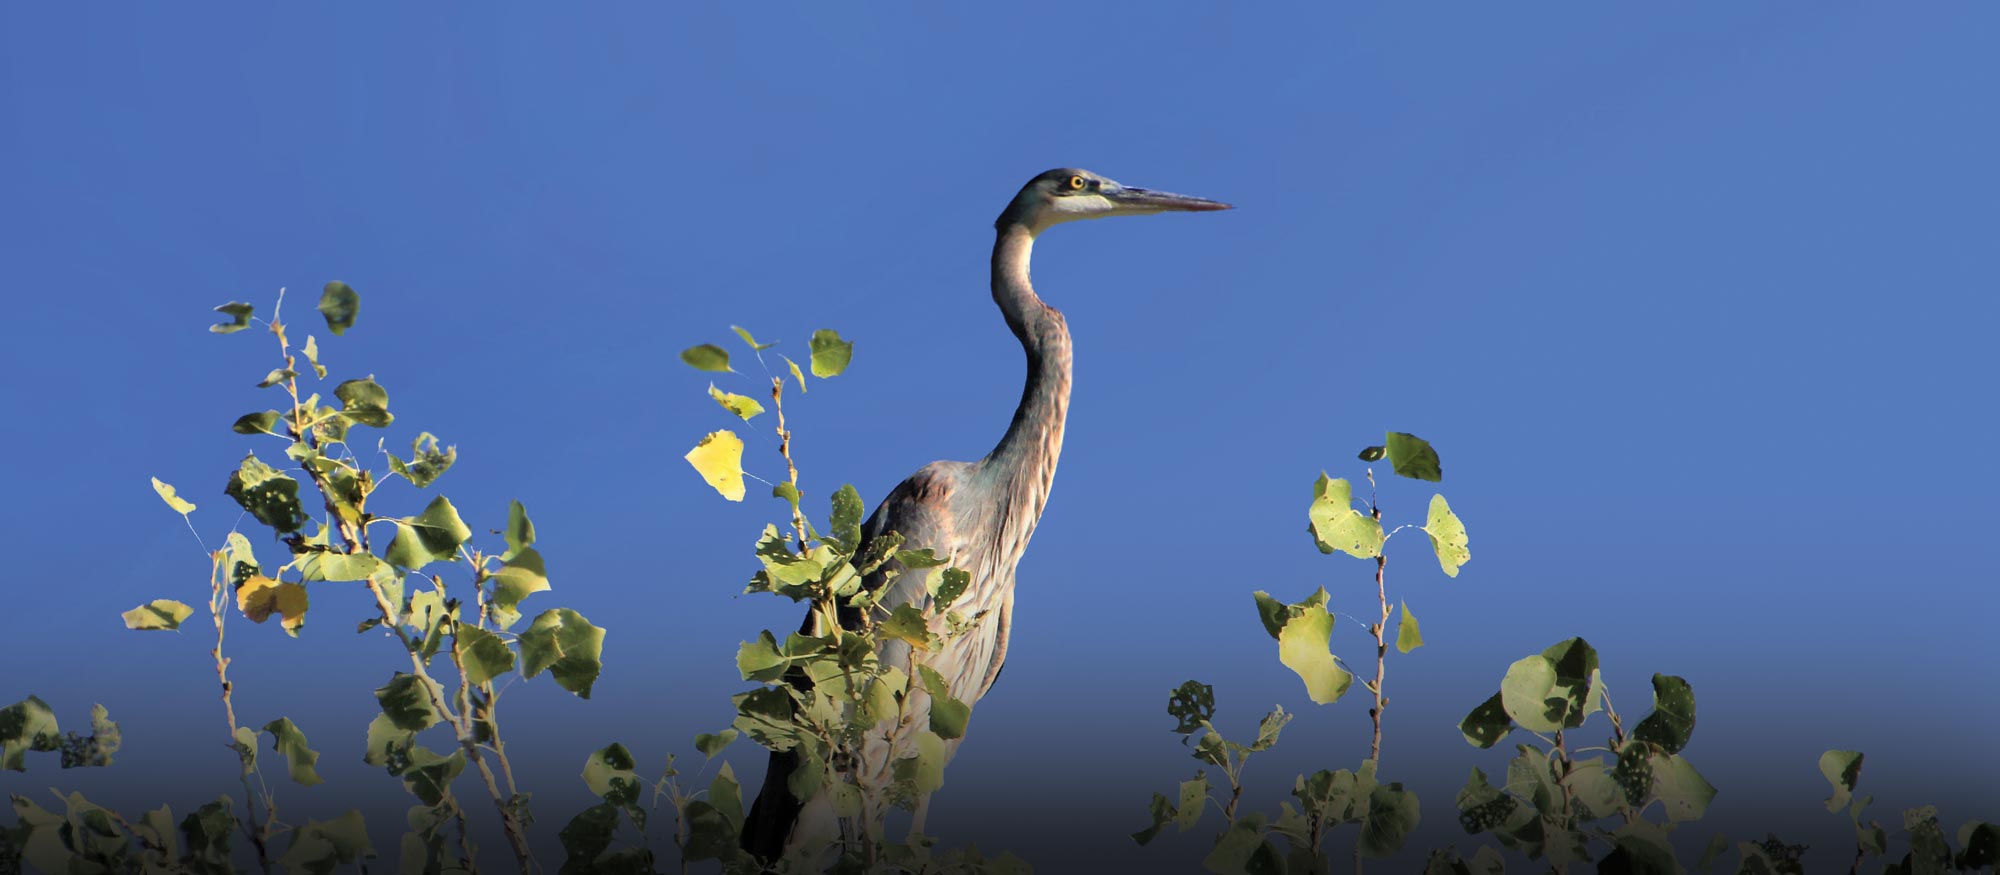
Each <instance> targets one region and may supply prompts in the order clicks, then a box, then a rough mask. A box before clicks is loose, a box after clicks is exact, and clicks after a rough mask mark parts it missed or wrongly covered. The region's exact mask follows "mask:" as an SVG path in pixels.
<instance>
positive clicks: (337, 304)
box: [319, 280, 361, 337]
mask: <svg viewBox="0 0 2000 875" xmlns="http://www.w3.org/2000/svg"><path fill="white" fill-rule="evenodd" d="M360 312H361V296H360V295H357V294H355V293H354V289H353V288H352V287H350V286H349V285H348V284H346V283H343V282H340V281H338V280H336V281H334V282H330V283H327V284H326V288H324V289H322V290H321V291H320V293H319V314H320V315H321V316H325V317H326V329H327V330H328V331H331V332H333V336H335V337H339V336H341V335H343V334H346V333H347V329H349V328H353V327H354V317H355V316H356V315H359V314H360Z"/></svg>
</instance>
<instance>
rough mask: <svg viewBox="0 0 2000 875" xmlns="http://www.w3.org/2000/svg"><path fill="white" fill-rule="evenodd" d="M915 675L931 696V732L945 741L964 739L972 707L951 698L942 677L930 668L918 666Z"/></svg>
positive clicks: (948, 688)
mask: <svg viewBox="0 0 2000 875" xmlns="http://www.w3.org/2000/svg"><path fill="white" fill-rule="evenodd" d="M917 675H918V676H919V677H921V678H922V679H923V682H924V690H925V691H926V692H928V693H930V695H931V731H932V732H935V733H937V734H938V737H939V738H943V739H947V740H949V739H953V738H962V737H964V736H965V724H966V723H967V722H969V721H970V720H971V719H972V706H971V705H968V704H966V703H964V702H961V701H959V700H957V699H954V698H952V696H951V688H950V687H949V686H947V685H946V684H945V682H944V676H943V675H940V674H938V673H937V672H936V671H935V670H933V669H932V668H931V667H930V666H928V665H923V664H921V663H920V664H918V665H917Z"/></svg>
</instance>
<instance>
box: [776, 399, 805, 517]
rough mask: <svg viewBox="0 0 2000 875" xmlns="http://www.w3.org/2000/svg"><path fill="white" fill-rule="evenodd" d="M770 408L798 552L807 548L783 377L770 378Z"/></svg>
mask: <svg viewBox="0 0 2000 875" xmlns="http://www.w3.org/2000/svg"><path fill="white" fill-rule="evenodd" d="M771 408H772V409H773V410H774V411H776V412H777V414H778V455H781V456H784V457H785V476H786V480H785V482H786V483H789V484H790V485H791V487H792V495H793V497H794V500H793V501H792V502H791V505H792V531H793V532H795V533H797V534H798V536H799V552H800V553H804V552H806V550H807V547H808V544H807V543H806V517H805V514H804V512H802V511H800V510H799V502H798V501H797V500H796V498H797V496H798V494H799V466H798V465H797V463H795V462H793V461H792V430H791V429H790V428H788V427H786V425H785V378H784V377H772V378H771Z"/></svg>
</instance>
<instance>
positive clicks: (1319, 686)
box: [1278, 588, 1354, 705]
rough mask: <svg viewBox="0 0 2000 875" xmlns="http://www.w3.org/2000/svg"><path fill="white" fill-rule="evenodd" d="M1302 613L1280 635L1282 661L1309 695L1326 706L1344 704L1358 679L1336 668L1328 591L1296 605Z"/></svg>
mask: <svg viewBox="0 0 2000 875" xmlns="http://www.w3.org/2000/svg"><path fill="white" fill-rule="evenodd" d="M1293 607H1296V608H1298V609H1299V611H1298V613H1297V614H1296V615H1295V616H1293V617H1292V618H1291V619H1289V620H1286V621H1285V628H1284V629H1283V630H1282V631H1280V632H1279V633H1278V661H1279V662H1282V663H1284V664H1285V667H1286V668H1289V669H1291V670H1292V671H1294V672H1296V673H1298V676H1299V679H1300V680H1303V681H1305V684H1306V695H1307V696H1309V697H1310V698H1311V699H1312V700H1313V701H1314V702H1315V703H1318V704H1321V705H1326V704H1330V703H1333V702H1337V701H1339V700H1340V697H1341V696H1342V695H1344V694H1345V693H1346V692H1347V688H1348V687H1349V686H1352V685H1353V683H1354V675H1352V674H1349V673H1348V672H1347V671H1346V670H1345V669H1343V668H1341V667H1340V666H1339V665H1336V664H1335V663H1334V660H1333V653H1332V652H1331V651H1330V650H1329V649H1328V646H1327V640H1328V639H1329V638H1331V637H1332V635H1333V615H1332V614H1330V613H1328V612H1327V610H1326V589H1325V588H1321V589H1319V590H1318V591H1317V592H1315V593H1314V594H1313V595H1312V596H1311V597H1310V598H1307V599H1306V600H1305V601H1303V602H1300V603H1299V604H1297V605H1294V606H1293Z"/></svg>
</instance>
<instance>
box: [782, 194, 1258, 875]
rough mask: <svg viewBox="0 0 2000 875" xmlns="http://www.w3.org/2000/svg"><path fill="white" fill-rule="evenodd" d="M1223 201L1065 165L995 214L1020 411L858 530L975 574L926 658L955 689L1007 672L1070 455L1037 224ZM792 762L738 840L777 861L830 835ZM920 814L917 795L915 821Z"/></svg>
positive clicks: (895, 647) (884, 754) (916, 582)
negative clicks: (1028, 560)
mask: <svg viewBox="0 0 2000 875" xmlns="http://www.w3.org/2000/svg"><path fill="white" fill-rule="evenodd" d="M1229 208H1230V205H1229V204H1225V203H1220V202H1217V201H1212V200H1204V199H1202V198H1197V197H1188V196H1186V195H1179V194H1170V193H1167V192H1161V191H1149V190H1147V189H1143V188H1132V187H1130V186H1125V185H1120V184H1118V183H1117V182H1114V181H1112V180H1109V179H1106V178H1104V177H1102V176H1099V175H1097V174H1095V173H1091V172H1090V171H1088V170H1077V169H1074V168H1058V169H1056V170H1051V171H1048V172H1047V173H1043V174H1041V175H1039V176H1036V177H1035V178H1034V179H1032V180H1029V181H1028V184H1027V185H1025V186H1022V188H1021V192H1020V194H1017V195H1015V196H1014V200H1013V202H1012V203H1009V204H1008V205H1007V209H1006V210H1005V211H1003V212H1002V213H1001V214H1000V218H999V219H998V220H996V221H995V222H994V223H993V227H994V229H995V230H996V231H997V232H998V233H997V237H996V240H995V242H994V244H993V300H994V302H995V303H997V304H999V305H1000V313H1001V315H1002V316H1004V317H1006V319H1007V327H1008V328H1009V329H1011V330H1012V331H1013V332H1014V336H1015V337H1017V338H1019V339H1020V341H1021V347H1022V348H1023V349H1024V350H1026V351H1027V354H1028V381H1027V386H1026V388H1024V389H1023V390H1022V391H1021V404H1020V406H1019V407H1016V408H1015V409H1014V419H1013V421H1012V422H1011V423H1009V424H1008V426H1007V433H1006V434H1005V435H1003V436H1002V437H1001V438H1000V443H999V444H998V445H997V446H995V447H994V448H993V451H992V452H990V453H987V454H986V457H985V458H983V459H980V460H979V461H977V462H932V463H930V464H929V465H925V466H924V467H923V468H922V469H921V470H919V471H917V473H916V474H914V475H911V477H910V478H909V479H907V480H904V481H903V482H902V483H901V484H899V485H897V486H896V488H895V489H893V490H891V491H890V492H889V496H888V497H887V498H884V499H883V500H882V504H881V505H880V506H878V507H876V508H875V513H874V514H873V515H872V516H870V517H869V518H868V522H867V523H866V524H865V525H864V526H863V528H862V538H863V541H864V542H866V541H872V540H873V539H875V538H876V537H878V536H880V535H882V534H883V533H884V532H898V533H901V534H902V536H903V538H904V544H903V549H911V550H917V549H923V548H926V547H928V548H930V549H931V550H932V551H934V553H935V554H936V555H938V556H941V557H943V556H949V557H950V559H951V562H952V564H953V565H955V566H958V567H959V568H962V569H964V570H965V571H968V572H970V573H971V575H972V583H971V585H970V586H968V587H967V588H966V591H965V593H964V594H963V595H962V596H960V597H959V600H958V601H957V602H955V603H954V604H953V605H952V607H953V609H954V610H956V611H958V612H959V613H961V614H962V615H964V616H966V617H973V618H976V619H975V624H976V625H975V626H974V628H973V629H972V630H971V631H970V632H967V633H965V634H962V635H958V636H956V637H953V638H951V639H949V641H948V642H947V643H946V644H945V646H944V647H943V649H942V651H941V652H938V653H934V654H931V655H930V656H929V657H928V658H926V659H925V660H924V662H925V664H926V665H928V666H930V667H931V668H932V669H934V670H936V671H937V672H939V673H940V674H941V675H942V676H943V677H944V679H945V681H946V683H947V685H948V686H949V688H950V691H951V695H952V697H953V698H956V699H960V700H962V701H964V702H965V703H967V704H972V703H973V702H976V701H977V700H978V699H979V698H980V697H981V696H984V695H985V694H986V691H987V690H988V689H991V688H992V686H993V682H994V680H995V679H997V678H998V677H999V676H1000V668H1001V665H1002V664H1003V663H1004V662H1005V661H1006V658H1007V641H1008V636H1009V633H1010V632H1011V631H1012V629H1013V615H1014V568H1015V565H1016V564H1017V563H1019V562H1020V561H1021V554H1022V553H1023V552H1025V551H1026V550H1027V548H1028V538H1029V537H1030V536H1031V535H1033V534H1034V531H1035V523H1036V522H1037V521H1038V520H1040V519H1041V516H1042V507H1043V505H1044V504H1045V503H1046V502H1047V500H1048V496H1049V485H1050V484H1051V483H1052V482H1054V480H1055V473H1056V457H1057V456H1058V455H1060V454H1061V452H1062V440H1063V420H1064V418H1065V416H1066V415H1067V414H1068V411H1069V390H1070V340H1069V327H1068V326H1067V325H1066V324H1065V323H1064V321H1063V316H1062V314H1061V313H1060V312H1057V311H1056V309H1055V308H1054V307H1050V306H1049V305H1047V304H1044V303H1042V299H1041V298H1040V297H1038V296H1037V295H1036V294H1035V290H1034V288H1033V287H1032V286H1031V285H1029V282H1028V258H1029V254H1030V252H1031V251H1032V250H1033V248H1034V245H1035V237H1036V235H1038V234H1040V233H1042V232H1043V231H1045V230H1047V229H1049V228H1050V227H1052V226H1054V225H1058V224H1061V223H1063V222H1070V221H1075V220H1077V219H1096V218H1101V217H1104V216H1142V215H1149V214H1152V213H1160V212H1168V211H1205V210H1226V209H1229ZM883 576H884V575H883V573H882V572H877V573H876V574H875V575H873V576H872V579H870V580H868V581H866V582H865V584H864V585H865V586H867V587H869V588H871V589H873V588H879V587H880V586H881V585H882V582H883ZM929 601H930V596H929V594H928V593H927V592H926V590H925V587H924V576H923V575H922V574H905V575H902V576H901V577H899V578H898V579H897V581H896V584H895V586H894V587H893V588H892V589H891V590H890V591H889V592H887V593H883V594H882V595H881V598H880V603H881V604H882V605H884V606H885V607H891V608H893V607H895V606H897V605H900V604H905V603H913V604H916V605H917V606H919V607H927V606H928V603H929ZM844 621H845V619H844ZM813 622H814V621H813V620H812V619H810V618H809V619H808V620H807V628H805V629H804V630H803V631H804V632H806V633H807V634H823V631H824V630H816V629H814V628H813ZM881 658H882V660H883V661H884V662H885V663H889V664H894V665H897V666H899V667H901V668H903V669H905V670H907V669H908V668H909V647H908V645H906V644H903V643H902V642H899V641H897V642H890V643H888V644H886V645H883V647H882V652H881ZM912 698H913V699H923V701H922V703H921V704H920V705H919V706H918V707H919V708H921V709H922V712H921V713H917V714H914V715H913V719H910V720H907V721H905V724H904V726H903V727H902V729H903V731H900V732H898V731H892V732H891V733H890V737H888V738H887V739H885V740H883V742H882V743H881V744H879V745H876V746H874V747H871V748H870V749H868V750H864V751H863V754H862V760H863V762H862V763H861V764H860V773H861V775H862V777H863V778H864V779H876V780H882V781H886V780H887V778H888V776H889V774H890V771H891V762H892V761H893V759H894V758H896V757H897V756H898V755H900V754H902V753H904V752H905V750H904V746H903V745H901V744H898V742H899V741H902V740H905V739H906V738H907V736H908V734H909V731H910V730H913V729H915V728H920V727H923V726H924V725H926V723H927V720H928V700H927V699H924V697H922V696H913V697H912ZM906 713H907V711H906ZM958 741H959V740H953V741H951V742H948V743H947V753H949V752H953V751H956V749H957V746H958ZM797 763H798V760H797V757H796V755H795V754H792V753H789V752H787V753H773V754H771V764H770V770H769V771H768V772H767V773H766V775H765V778H764V786H763V789H762V790H761V791H760V792H759V793H758V794H757V801H756V802H755V803H754V804H753V805H752V806H751V809H750V815H749V817H748V818H747V819H746V822H745V824H744V831H743V846H744V848H745V849H746V850H749V851H750V852H752V853H754V854H756V855H757V856H758V857H760V858H763V859H767V860H768V859H773V858H776V857H778V856H780V855H781V854H782V853H783V852H784V851H785V849H786V848H787V847H788V846H790V845H791V844H793V843H795V842H798V841H800V840H802V839H803V838H805V837H806V836H807V835H808V834H811V835H814V836H817V837H821V838H826V837H830V836H829V835H828V832H829V831H830V830H831V829H832V828H833V826H832V825H833V823H834V818H833V815H832V811H831V808H830V807H829V806H828V805H827V804H826V803H825V802H824V801H818V802H816V803H815V804H814V805H813V806H803V805H801V804H800V802H799V800H797V799H794V798H792V796H791V793H790V791H789V790H788V789H787V787H786V779H787V778H788V777H789V776H790V775H791V773H792V771H793V769H795V768H796V767H797ZM821 798H822V799H823V798H824V794H822V797H821ZM814 808H820V809H825V810H813V809H814ZM923 813H924V812H923V808H922V807H921V806H920V807H919V809H918V812H917V826H918V828H920V827H921V823H922V817H923Z"/></svg>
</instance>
